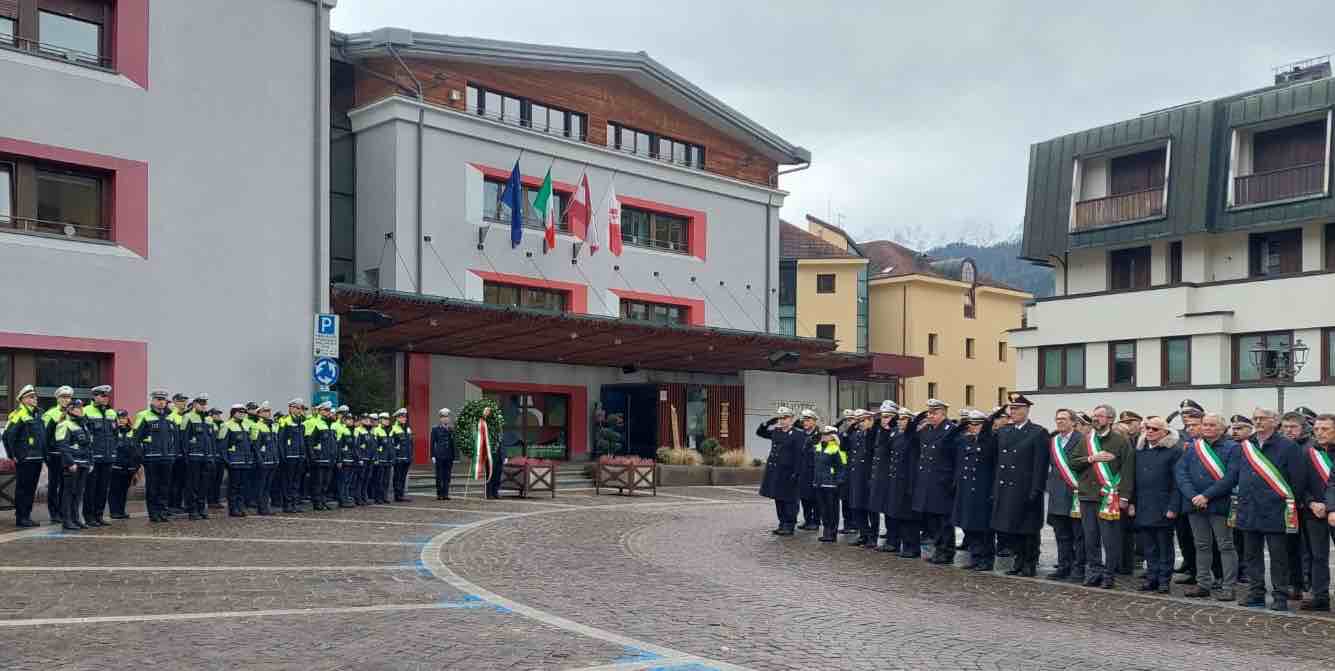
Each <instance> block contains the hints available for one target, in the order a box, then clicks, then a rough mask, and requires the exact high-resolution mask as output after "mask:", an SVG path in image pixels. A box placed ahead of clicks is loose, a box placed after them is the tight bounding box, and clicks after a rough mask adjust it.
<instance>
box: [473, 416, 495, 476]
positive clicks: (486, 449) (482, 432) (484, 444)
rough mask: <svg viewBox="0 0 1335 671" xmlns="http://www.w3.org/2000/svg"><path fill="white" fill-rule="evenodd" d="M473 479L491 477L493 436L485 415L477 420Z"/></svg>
mask: <svg viewBox="0 0 1335 671" xmlns="http://www.w3.org/2000/svg"><path fill="white" fill-rule="evenodd" d="M473 445H474V447H473V479H474V480H490V479H491V436H490V434H489V433H488V432H487V420H486V418H485V417H483V418H479V419H478V420H477V434H476V440H475V441H474V442H473Z"/></svg>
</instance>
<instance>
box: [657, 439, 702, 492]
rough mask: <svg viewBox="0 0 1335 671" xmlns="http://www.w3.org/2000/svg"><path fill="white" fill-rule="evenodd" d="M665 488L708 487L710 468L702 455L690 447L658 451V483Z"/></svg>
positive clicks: (664, 448)
mask: <svg viewBox="0 0 1335 671" xmlns="http://www.w3.org/2000/svg"><path fill="white" fill-rule="evenodd" d="M657 484H660V485H663V486H664V487H672V486H677V487H681V486H687V485H707V484H709V467H708V466H705V465H704V459H702V458H701V457H700V453H699V452H697V451H695V450H692V449H690V448H688V447H660V448H659V449H658V483H657Z"/></svg>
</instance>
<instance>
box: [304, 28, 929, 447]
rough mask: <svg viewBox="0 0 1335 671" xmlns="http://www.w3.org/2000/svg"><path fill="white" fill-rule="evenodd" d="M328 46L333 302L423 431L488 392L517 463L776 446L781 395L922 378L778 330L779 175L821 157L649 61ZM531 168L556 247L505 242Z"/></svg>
mask: <svg viewBox="0 0 1335 671" xmlns="http://www.w3.org/2000/svg"><path fill="white" fill-rule="evenodd" d="M334 45H335V60H336V63H335V65H334V81H335V85H334V86H335V90H334V91H333V100H334V116H333V118H334V125H335V127H336V131H335V133H336V135H335V137H336V138H337V139H336V140H335V142H334V147H335V148H334V151H333V155H334V166H333V180H334V185H335V186H334V188H333V193H334V194H335V197H336V198H337V200H336V202H335V206H334V210H335V211H334V215H335V216H334V226H333V240H332V243H333V245H332V247H333V250H334V251H335V258H334V259H333V260H332V262H331V263H332V265H333V266H334V267H335V268H336V270H335V272H334V273H333V274H334V277H335V279H336V280H339V281H340V283H337V284H335V285H334V286H333V288H332V293H333V301H334V309H335V310H336V311H337V312H339V313H341V314H343V315H344V316H345V335H348V336H351V337H353V338H356V339H358V340H360V341H361V342H365V343H367V344H368V345H369V346H371V347H375V348H378V349H384V350H392V351H397V352H399V354H398V355H397V362H396V370H397V371H399V374H400V376H401V378H402V379H401V382H402V386H403V388H404V389H406V392H405V394H406V396H405V400H406V405H407V406H408V408H409V410H410V413H411V417H412V421H413V422H415V423H417V424H418V425H419V426H420V425H424V424H426V423H427V422H429V421H430V419H431V417H430V412H431V411H432V410H431V409H434V408H439V407H442V406H448V407H453V408H457V407H459V405H460V404H462V403H464V402H465V401H467V400H470V399H476V398H481V397H484V396H485V397H491V398H494V399H496V400H497V401H498V402H499V403H500V404H501V406H502V408H503V410H504V412H505V414H506V416H507V417H508V418H510V422H509V424H508V426H507V431H506V435H505V436H503V437H502V442H503V443H504V444H505V445H506V447H507V449H508V450H509V451H510V452H511V453H513V454H529V455H538V456H545V457H552V458H558V459H578V458H585V457H587V456H589V455H590V454H591V453H593V452H594V451H595V450H598V449H603V447H600V446H599V445H597V444H596V443H595V441H594V438H593V436H594V435H595V434H598V435H607V431H608V430H610V431H612V432H614V433H615V434H617V436H618V438H617V441H618V442H619V443H621V444H622V445H623V446H625V447H627V448H629V451H633V452H639V453H641V454H651V453H652V452H653V450H654V449H655V448H656V447H658V446H661V445H671V444H676V443H679V444H683V445H689V444H693V443H699V442H700V441H701V440H702V439H704V438H706V437H714V438H718V439H719V440H720V441H721V442H723V443H724V444H726V445H730V446H734V447H741V446H743V445H745V446H747V447H748V448H750V449H752V450H753V451H754V452H756V453H757V454H760V455H763V454H765V453H766V452H767V451H768V444H767V443H765V442H764V441H761V440H760V439H758V438H755V437H754V427H755V425H756V424H758V423H760V422H761V421H762V420H763V419H765V418H767V417H768V416H770V415H771V414H772V413H773V411H774V408H775V407H776V406H779V405H788V406H791V407H797V408H800V407H811V408H815V409H816V410H817V411H818V412H820V414H822V415H823V416H826V417H828V416H830V415H831V413H833V412H834V411H835V410H836V409H837V408H838V407H839V405H838V403H839V400H838V398H837V396H836V392H837V389H838V385H837V384H836V381H838V380H841V379H858V380H863V381H866V380H889V381H893V380H895V379H897V377H898V376H902V375H911V374H914V373H915V372H916V371H915V368H916V366H917V365H918V363H917V362H916V361H914V360H913V359H911V358H908V357H893V356H874V355H871V354H864V353H859V352H857V351H838V350H837V349H836V347H835V343H834V342H833V340H831V339H824V340H822V339H817V338H809V337H800V336H794V335H783V334H781V333H778V332H777V331H778V328H777V325H778V323H779V311H778V307H779V297H778V293H779V291H778V287H779V278H778V275H779V257H780V253H779V251H780V244H781V239H780V222H779V218H778V212H779V207H780V206H781V205H782V203H783V199H784V196H785V195H786V194H785V193H784V192H783V191H781V190H780V189H779V188H778V187H777V184H778V176H779V175H780V174H782V173H783V172H785V171H792V170H795V169H801V168H802V167H805V165H807V164H808V163H809V162H810V160H811V156H810V153H809V152H808V151H807V150H805V149H803V148H801V147H800V146H797V145H794V144H792V143H790V142H788V141H786V140H784V139H783V138H780V137H778V136H777V135H775V134H774V133H772V132H770V131H768V130H766V129H764V128H763V127H761V126H760V125H758V124H756V123H755V122H754V121H752V120H750V119H748V118H747V117H745V116H744V115H742V114H741V113H740V112H738V111H737V110H734V109H732V108H731V107H729V106H728V105H726V104H725V103H723V102H722V101H719V100H717V99H716V98H714V97H712V96H711V95H709V94H708V93H707V92H705V91H703V90H701V89H700V88H699V87H697V86H695V85H694V84H692V83H690V82H689V81H687V80H685V79H684V78H682V77H681V76H680V75H677V74H676V73H674V72H672V71H671V70H669V69H667V68H666V67H664V66H663V65H661V64H659V63H658V62H657V61H655V60H653V59H652V58H650V57H649V56H647V55H645V54H644V53H642V52H641V53H630V52H613V51H599V50H591V49H578V48H567V47H549V46H542V45H535V44H520V43H512V42H499V41H493V40H481V39H472V38H463V37H452V36H446V35H430V34H423V33H414V32H410V31H406V30H400V29H382V30H377V31H373V32H369V33H363V34H355V35H335V36H334ZM516 165H517V166H518V170H519V171H520V173H522V182H523V184H524V187H525V195H526V196H527V198H529V199H531V198H533V197H534V195H536V191H537V190H538V189H539V188H540V185H541V183H542V182H543V181H544V178H545V177H546V175H548V174H549V173H550V175H551V178H552V180H553V184H554V192H555V194H556V195H555V198H556V199H557V200H558V201H559V203H560V207H561V212H562V213H563V215H562V216H561V217H560V221H559V222H558V223H557V225H558V227H559V231H558V233H557V235H556V245H555V248H553V249H547V248H546V246H545V245H544V243H543V231H542V223H541V218H540V217H539V216H538V215H537V214H536V212H534V211H532V209H531V208H530V207H527V206H526V207H525V210H526V211H525V212H524V213H523V220H524V222H525V226H524V227H523V231H522V235H520V237H519V239H518V241H517V243H512V241H511V233H512V231H511V229H510V225H509V223H508V222H509V220H510V212H509V208H508V206H507V205H506V204H505V203H504V202H503V198H502V194H503V193H504V190H505V186H504V184H505V182H506V180H507V179H508V178H509V176H510V173H511V171H512V169H513V168H514V167H515V166H516ZM784 166H789V167H784ZM586 178H587V180H588V184H589V190H588V193H589V196H590V198H589V202H590V204H591V209H592V210H593V212H594V213H595V216H596V221H595V225H594V229H595V232H600V233H605V232H606V230H607V228H606V223H605V220H606V216H604V214H605V213H606V212H608V210H610V209H614V208H615V209H618V210H619V211H620V217H621V236H620V242H621V244H622V246H623V251H622V252H621V254H620V255H619V256H617V255H614V254H613V252H612V246H611V245H609V244H606V242H607V241H605V242H604V244H602V245H600V248H599V249H597V250H596V251H594V249H593V244H592V243H593V241H594V240H595V239H596V238H592V237H590V231H588V230H580V228H581V227H580V226H579V223H578V222H576V223H575V225H573V226H572V222H571V221H570V218H569V216H568V211H569V203H570V201H571V199H572V198H574V197H575V195H574V194H575V192H576V190H577V188H579V186H580V185H581V184H582V183H583V180H584V179H586ZM613 195H615V200H613ZM529 202H530V203H531V202H532V201H531V200H530V201H529ZM424 447H425V446H424V445H419V452H421V451H422V450H423V449H424ZM422 456H423V454H419V457H422Z"/></svg>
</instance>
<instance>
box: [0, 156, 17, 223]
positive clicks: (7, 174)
mask: <svg viewBox="0 0 1335 671" xmlns="http://www.w3.org/2000/svg"><path fill="white" fill-rule="evenodd" d="M13 215H14V167H13V166H12V165H10V164H8V163H0V226H5V227H9V226H13V225H14V224H13V222H12V221H11V217H13Z"/></svg>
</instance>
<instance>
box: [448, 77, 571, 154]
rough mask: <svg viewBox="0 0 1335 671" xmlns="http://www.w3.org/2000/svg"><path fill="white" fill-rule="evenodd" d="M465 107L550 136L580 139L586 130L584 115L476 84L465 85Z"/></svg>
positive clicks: (476, 112)
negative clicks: (466, 92)
mask: <svg viewBox="0 0 1335 671" xmlns="http://www.w3.org/2000/svg"><path fill="white" fill-rule="evenodd" d="M467 104H468V111H470V112H473V113H475V114H478V115H481V116H486V117H490V118H492V119H496V120H498V121H504V122H507V123H512V124H516V125H519V126H524V127H526V128H532V129H533V130H536V131H541V132H543V133H549V134H551V135H562V136H565V137H569V138H574V139H576V140H583V139H584V138H585V133H586V132H587V129H588V116H586V115H584V114H582V113H580V112H571V111H569V110H564V109H560V108H558V107H552V106H551V105H547V104H545V103H540V102H537V101H534V100H530V99H528V98H521V97H519V96H512V95H509V94H507V93H501V92H499V91H495V90H492V89H488V88H485V87H482V86H478V85H476V84H469V85H468V98H467Z"/></svg>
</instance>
